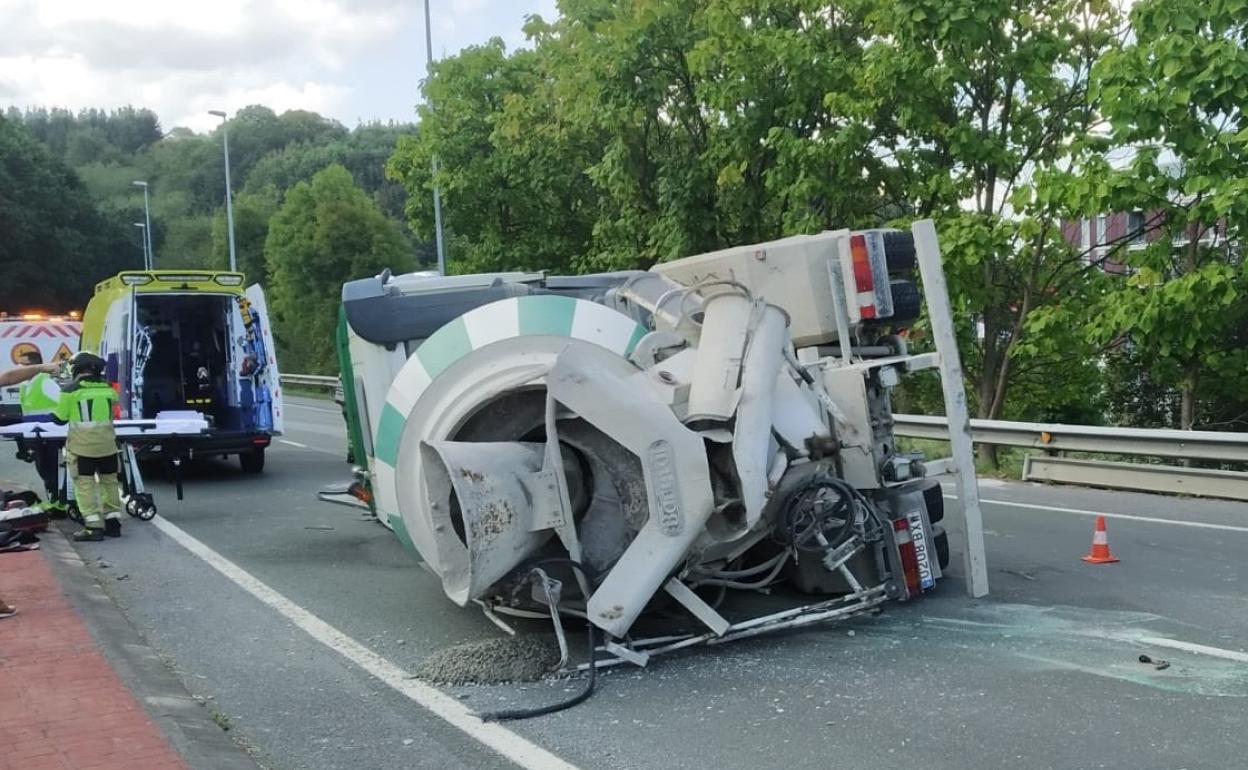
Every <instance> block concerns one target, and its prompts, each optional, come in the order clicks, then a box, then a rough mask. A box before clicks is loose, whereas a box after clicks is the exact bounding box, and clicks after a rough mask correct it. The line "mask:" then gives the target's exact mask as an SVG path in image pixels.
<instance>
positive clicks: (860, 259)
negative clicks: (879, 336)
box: [849, 235, 875, 318]
mask: <svg viewBox="0 0 1248 770" xmlns="http://www.w3.org/2000/svg"><path fill="white" fill-rule="evenodd" d="M849 252H850V255H851V257H852V258H853V269H854V290H855V291H856V292H857V294H858V307H859V312H860V313H861V315H862V317H863V318H875V277H874V276H873V275H872V272H871V256H870V255H869V254H868V253H867V239H866V238H865V237H864V236H861V235H853V236H850V239H849Z"/></svg>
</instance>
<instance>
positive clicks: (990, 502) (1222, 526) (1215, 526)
mask: <svg viewBox="0 0 1248 770" xmlns="http://www.w3.org/2000/svg"><path fill="white" fill-rule="evenodd" d="M944 497H945V499H946V500H957V499H958V497H957V495H945V496H944ZM979 502H981V503H986V504H988V505H1008V506H1013V507H1015V508H1030V509H1033V510H1037V511H1054V512H1057V513H1071V514H1075V515H1076V516H1104V517H1105V518H1107V519H1129V520H1131V521H1143V522H1147V523H1149V524H1171V525H1173V526H1176V527H1196V528H1197V529H1220V530H1224V531H1228V532H1248V527H1237V526H1235V525H1233V524H1209V523H1206V522H1203V521H1175V520H1174V519H1159V518H1156V517H1155V516H1133V515H1131V514H1129V513H1106V512H1104V511H1087V510H1084V509H1082V508H1060V507H1057V506H1053V505H1037V504H1036V503H1015V502H1011V501H1009V500H985V499H983V498H980V501H979Z"/></svg>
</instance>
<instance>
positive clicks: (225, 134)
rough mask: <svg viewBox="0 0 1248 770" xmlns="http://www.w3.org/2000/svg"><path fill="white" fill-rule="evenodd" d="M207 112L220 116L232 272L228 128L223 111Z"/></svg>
mask: <svg viewBox="0 0 1248 770" xmlns="http://www.w3.org/2000/svg"><path fill="white" fill-rule="evenodd" d="M208 114H209V115H216V116H217V117H218V118H221V144H222V146H223V147H224V149H225V227H226V230H227V231H228V233H229V237H230V272H231V273H233V272H237V271H238V261H237V259H236V258H235V256H234V204H233V203H232V202H231V201H230V198H231V197H232V196H231V195H230V130H229V128H228V127H227V126H226V122H227V121H226V119H225V113H224V112H222V111H221V110H209V111H208Z"/></svg>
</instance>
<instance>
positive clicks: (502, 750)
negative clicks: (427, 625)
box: [152, 516, 578, 770]
mask: <svg viewBox="0 0 1248 770" xmlns="http://www.w3.org/2000/svg"><path fill="white" fill-rule="evenodd" d="M152 524H154V525H155V526H156V528H157V529H159V530H160V531H161V532H164V533H165V534H166V535H168V536H169V537H170V538H172V539H173V540H174V541H176V542H177V543H178V544H179V545H181V546H182V547H183V548H185V549H186V550H188V551H190V552H191V553H193V554H195V555H196V556H198V557H199V558H200V559H203V560H204V562H206V563H207V564H208V566H210V567H212V568H213V569H215V570H216V571H217V572H220V573H221V574H222V575H224V576H225V577H226V578H228V579H229V580H231V581H232V582H233V583H234V584H235V585H237V586H238V587H239V588H242V589H243V590H244V591H246V592H247V593H249V594H251V595H252V596H254V597H256V598H257V599H259V600H260V601H261V602H263V603H264V604H266V605H268V606H269V607H271V608H272V609H274V610H275V611H276V612H277V613H278V614H280V615H281V616H282V617H284V618H286V619H287V620H289V621H290V622H291V623H293V624H294V625H295V626H297V627H299V628H300V629H302V630H303V631H304V632H305V633H307V634H308V635H309V636H311V637H312V638H313V639H315V640H316V641H318V642H320V643H321V644H323V645H325V646H326V647H328V648H329V649H331V650H333V651H334V652H336V653H338V654H339V655H341V656H343V657H344V658H346V659H347V660H349V661H351V662H352V663H354V664H355V665H357V666H359V667H360V668H362V669H364V670H365V671H367V672H368V673H369V674H371V675H373V676H375V677H377V678H378V679H380V680H381V681H382V682H383V683H385V684H386V685H388V686H389V687H391V688H392V689H394V690H396V691H397V692H399V693H401V694H403V695H405V696H407V697H408V698H410V699H411V700H413V701H415V702H416V703H418V704H420V705H421V706H423V707H424V708H426V709H428V710H429V711H430V712H432V713H433V714H434V715H435V716H437V717H439V718H440V719H442V720H444V721H445V722H447V723H448V724H450V725H451V726H452V727H455V728H457V729H458V730H460V731H461V732H463V733H464V734H466V735H467V736H468V737H470V738H472V739H473V740H475V741H477V742H478V743H481V744H483V745H485V746H487V747H489V748H490V749H493V750H494V751H495V752H497V753H498V754H500V755H502V756H503V757H505V758H506V759H508V760H510V761H512V762H514V763H516V764H517V765H519V766H521V767H524V768H529V770H578V768H577V767H576V766H575V765H572V764H570V763H568V762H566V761H564V760H562V759H560V758H559V757H557V756H555V755H554V754H552V753H550V752H549V751H547V750H546V749H543V748H542V747H541V746H538V745H537V744H535V743H532V742H530V741H529V740H527V739H526V738H523V737H521V736H520V735H517V734H516V733H513V732H512V731H511V730H508V729H507V728H505V727H502V726H500V725H498V724H494V723H490V722H482V721H481V720H480V719H478V718H477V717H476V716H475V715H474V714H472V713H471V712H470V711H469V710H468V709H467V707H465V706H464V705H463V704H462V703H460V702H459V701H458V700H456V699H454V698H452V697H451V696H449V695H446V694H445V693H443V692H441V691H440V690H438V689H436V688H434V687H431V686H429V685H427V684H423V683H421V682H418V681H416V680H414V679H408V678H407V676H408V675H407V672H405V671H404V670H403V669H401V668H399V667H398V666H396V665H394V664H393V663H391V662H390V661H388V660H386V659H385V658H383V657H381V656H380V655H378V654H377V653H375V652H373V651H372V650H370V649H368V648H367V647H365V646H364V645H362V644H360V643H359V642H357V641H355V640H354V639H352V638H351V637H349V636H347V635H346V634H344V633H343V632H341V631H339V630H338V629H336V628H334V627H333V626H331V625H329V624H328V623H326V622H325V621H323V620H321V619H320V618H318V617H317V616H315V615H313V614H312V613H311V612H308V611H307V610H305V609H304V608H303V607H300V606H299V605H297V604H295V603H294V602H292V601H291V600H290V599H287V598H286V597H285V596H283V595H282V594H279V593H278V592H277V591H274V590H273V589H272V588H269V586H267V585H265V584H264V583H263V582H261V581H260V580H259V579H258V578H257V577H255V576H254V575H252V574H251V573H250V572H247V571H246V570H244V569H243V568H242V567H240V566H238V565H237V564H235V563H234V562H232V561H230V560H229V559H227V558H225V557H224V556H222V555H221V554H219V553H217V552H216V551H214V550H212V549H211V548H209V547H208V546H207V545H204V544H203V543H202V542H200V541H199V540H197V539H196V538H195V537H193V536H192V535H190V534H188V533H187V532H186V531H184V530H182V529H181V528H180V527H178V526H176V525H174V524H172V523H170V522H169V520H168V519H165V518H162V517H160V516H157V517H156V518H154V519H152Z"/></svg>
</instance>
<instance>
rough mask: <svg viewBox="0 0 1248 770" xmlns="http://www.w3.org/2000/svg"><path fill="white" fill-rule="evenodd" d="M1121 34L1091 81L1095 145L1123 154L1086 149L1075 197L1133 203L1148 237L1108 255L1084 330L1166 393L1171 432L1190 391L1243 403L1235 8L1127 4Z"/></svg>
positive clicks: (1241, 78) (1242, 149)
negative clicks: (1099, 135)
mask: <svg viewBox="0 0 1248 770" xmlns="http://www.w3.org/2000/svg"><path fill="white" fill-rule="evenodd" d="M1131 33H1132V34H1131V35H1130V38H1129V42H1128V43H1127V44H1126V45H1124V46H1123V47H1122V48H1121V49H1120V50H1117V51H1114V52H1111V53H1110V54H1108V55H1106V56H1105V57H1104V58H1103V59H1102V60H1101V61H1100V62H1099V63H1098V65H1097V68H1096V79H1095V87H1096V90H1097V93H1098V94H1099V96H1100V97H1101V100H1102V102H1103V110H1104V113H1105V116H1106V118H1107V119H1108V121H1109V125H1110V127H1111V136H1110V138H1109V140H1108V142H1107V143H1106V144H1107V145H1108V146H1109V147H1112V148H1115V149H1118V150H1120V153H1119V154H1124V153H1130V154H1131V159H1130V162H1128V163H1127V164H1125V167H1118V166H1116V165H1115V164H1113V163H1111V162H1110V157H1111V156H1110V155H1109V154H1107V153H1105V152H1091V153H1089V155H1088V157H1087V158H1086V159H1085V162H1084V164H1083V169H1082V170H1083V176H1082V178H1081V179H1080V180H1079V182H1078V185H1077V192H1079V193H1081V194H1082V196H1083V198H1084V200H1085V201H1086V204H1085V205H1086V207H1087V208H1089V209H1092V208H1097V209H1100V210H1102V211H1115V210H1117V211H1130V210H1136V209H1138V210H1142V211H1144V212H1146V213H1147V219H1148V221H1149V222H1150V223H1151V224H1152V226H1154V227H1156V228H1157V229H1158V232H1157V237H1155V238H1154V239H1153V240H1152V242H1151V243H1150V245H1149V246H1148V248H1146V249H1143V250H1139V251H1127V250H1121V249H1120V250H1119V251H1120V252H1121V253H1120V254H1118V255H1117V257H1116V258H1118V259H1119V260H1120V261H1123V262H1125V263H1126V264H1127V265H1128V266H1129V267H1130V276H1129V277H1127V278H1125V279H1124V280H1121V281H1119V282H1118V285H1117V286H1116V290H1115V291H1113V292H1112V293H1110V294H1109V295H1108V296H1107V297H1106V298H1105V299H1104V301H1103V302H1102V303H1100V305H1099V306H1098V307H1097V316H1096V321H1095V323H1093V324H1090V325H1089V326H1088V328H1087V333H1088V336H1089V337H1090V338H1091V339H1093V340H1095V341H1097V342H1111V341H1123V342H1124V343H1125V344H1126V345H1127V346H1128V347H1129V348H1130V358H1129V360H1130V361H1131V362H1132V363H1134V364H1135V365H1136V366H1138V367H1140V369H1141V370H1142V377H1143V378H1145V379H1146V380H1147V382H1148V383H1149V384H1151V385H1152V386H1154V387H1157V386H1160V387H1162V388H1172V389H1177V390H1178V391H1179V392H1180V394H1181V398H1180V406H1179V410H1178V415H1177V418H1178V426H1177V427H1180V428H1183V429H1190V428H1192V427H1193V426H1194V425H1195V424H1196V422H1197V421H1198V419H1199V417H1200V416H1201V413H1202V412H1204V413H1206V414H1208V413H1209V411H1210V410H1209V409H1202V408H1201V401H1202V399H1203V400H1205V401H1206V402H1211V403H1216V402H1224V401H1227V400H1231V401H1233V402H1235V403H1237V404H1241V405H1242V404H1243V403H1244V402H1245V399H1244V397H1243V395H1242V388H1241V387H1240V383H1241V382H1242V378H1243V372H1244V371H1245V368H1246V366H1248V344H1246V340H1245V336H1246V335H1245V330H1248V303H1245V302H1244V297H1245V296H1246V295H1248V274H1246V273H1245V265H1244V263H1243V241H1242V239H1243V237H1244V234H1245V232H1246V226H1248V116H1245V114H1244V105H1245V104H1248V2H1245V1H1244V0H1212V2H1206V3H1198V4H1180V3H1172V2H1165V1H1163V0H1141V2H1138V3H1136V4H1135V6H1134V7H1133V9H1132V11H1131ZM1218 421H1219V422H1222V420H1218Z"/></svg>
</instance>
